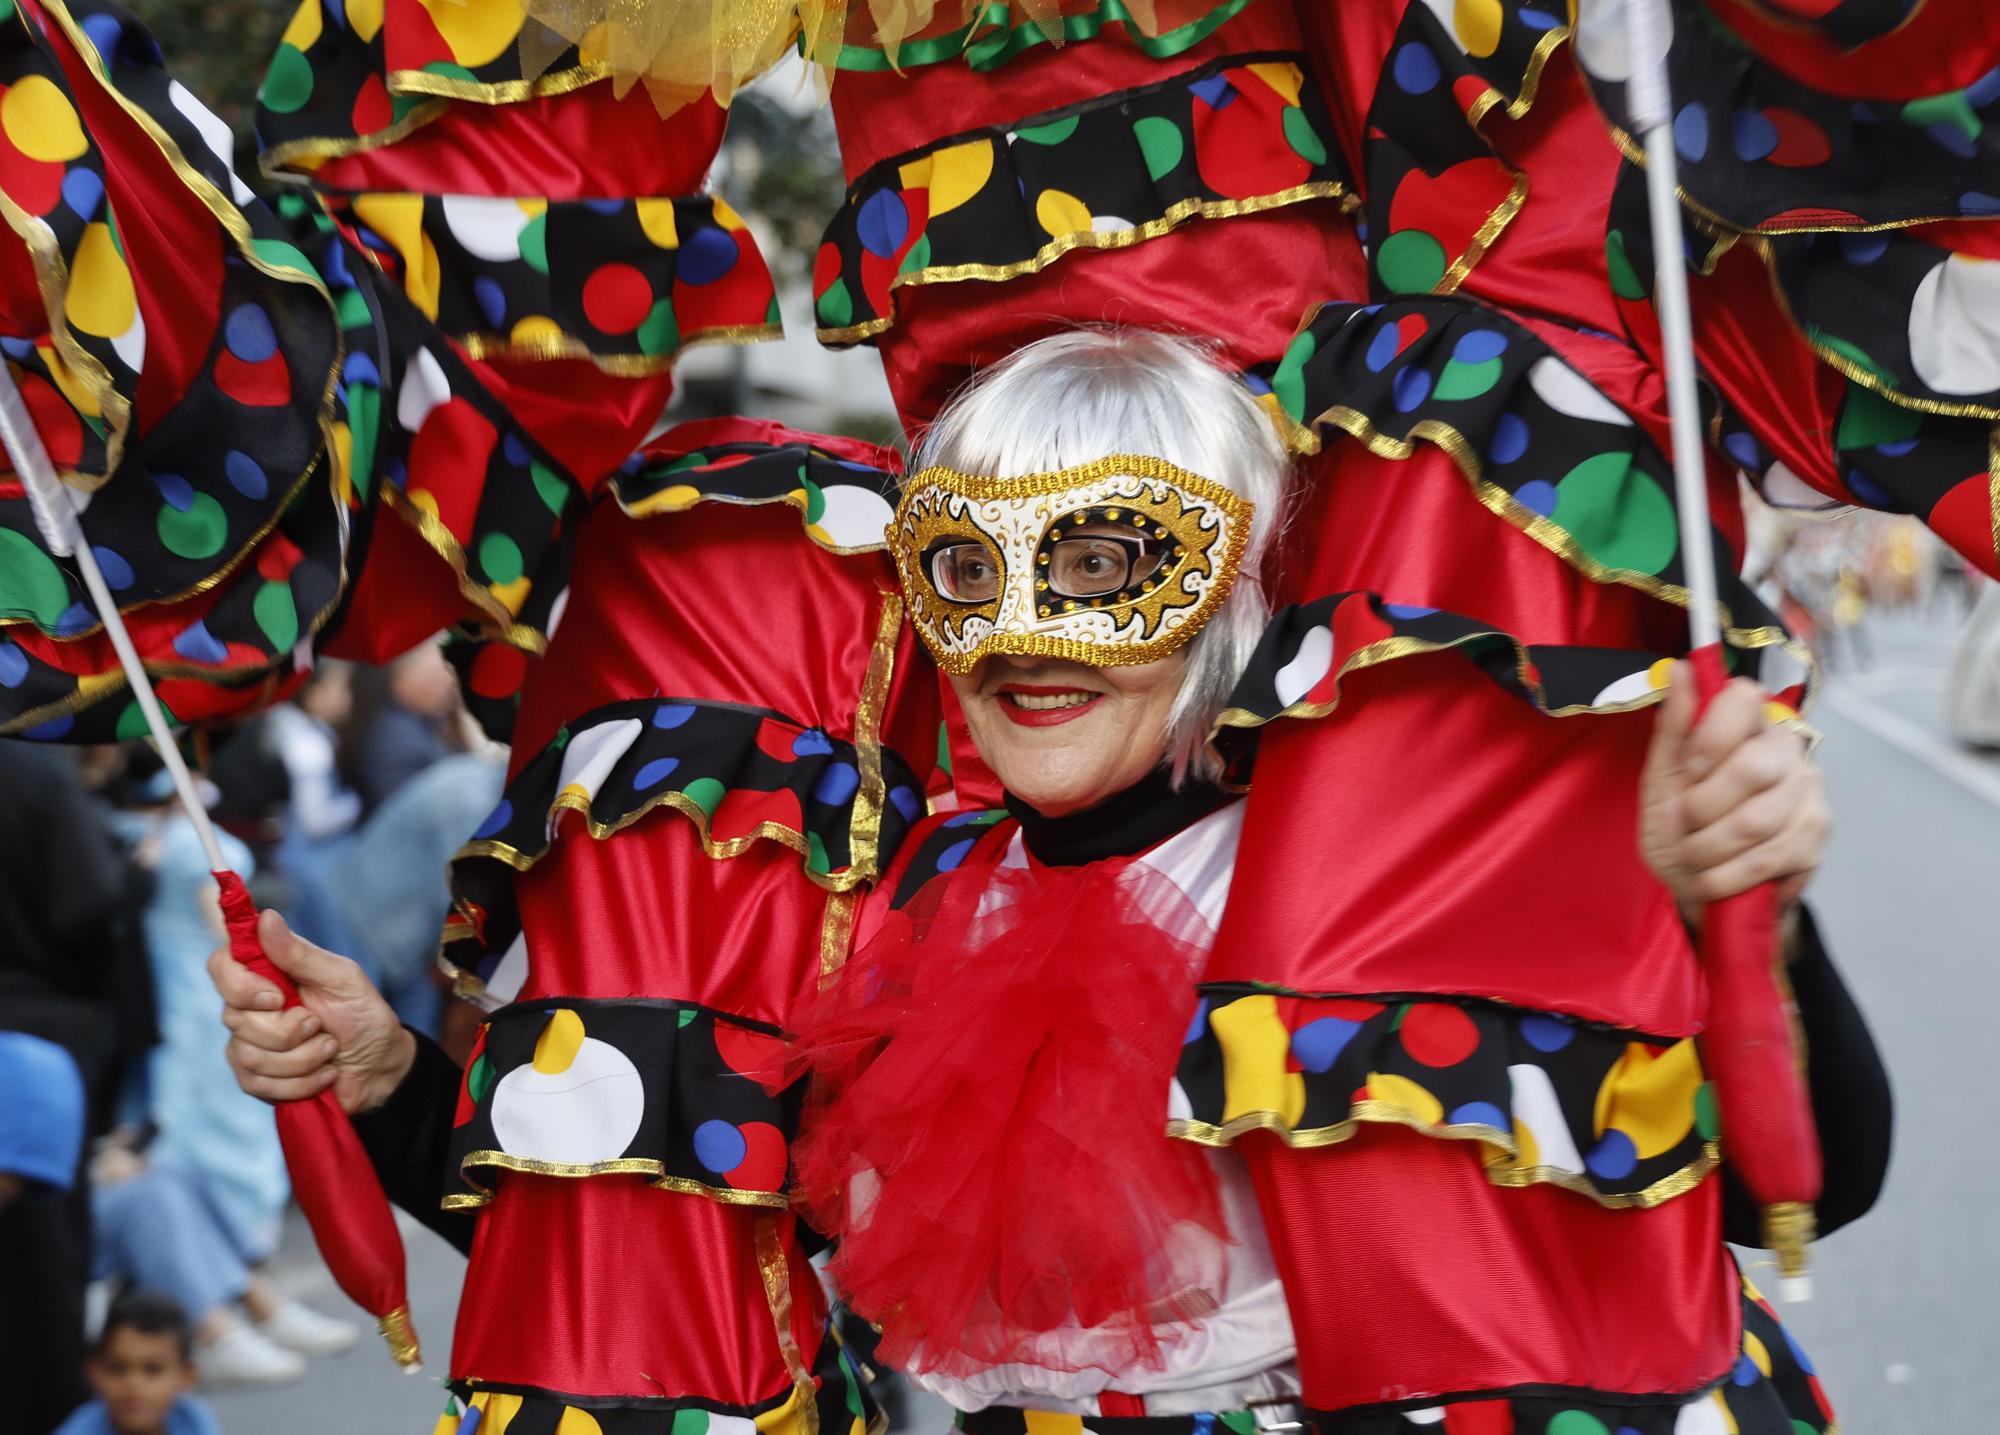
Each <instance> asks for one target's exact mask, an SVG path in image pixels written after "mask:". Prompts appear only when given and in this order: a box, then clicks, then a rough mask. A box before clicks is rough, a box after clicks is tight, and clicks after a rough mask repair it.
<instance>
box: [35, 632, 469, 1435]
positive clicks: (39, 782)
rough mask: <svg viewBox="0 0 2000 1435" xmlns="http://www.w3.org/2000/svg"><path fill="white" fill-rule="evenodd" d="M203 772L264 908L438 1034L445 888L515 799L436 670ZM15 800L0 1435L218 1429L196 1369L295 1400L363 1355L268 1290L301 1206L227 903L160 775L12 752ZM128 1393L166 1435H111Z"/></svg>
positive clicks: (227, 845) (155, 769)
mask: <svg viewBox="0 0 2000 1435" xmlns="http://www.w3.org/2000/svg"><path fill="white" fill-rule="evenodd" d="M192 756H193V757H194V758H195V759H196V766H197V769H198V771H199V772H200V773H201V774H202V776H201V779H200V785H201V786H202V788H203V793H202V795H203V798H204V800H205V801H206V803H207V805H208V807H209V811H210V814H211V816H212V818H213V819H214V821H215V822H216V825H217V827H218V828H219V829H220V835H221V840H222V843H223V847H224V852H225V855H226V857H227V859H228V861H229V863H230V865H231V866H232V867H234V868H235V869H236V870H237V871H239V872H241V873H243V874H245V876H246V877H248V878H249V880H250V883H251V887H252V890H253V892H254V893H255V895H256V896H257V898H258V900H259V903H260V905H263V906H267V907H275V908H279V909H282V910H283V911H284V912H285V913H286V914H287V916H288V917H289V919H290V920H291V922H292V925H293V926H294V928H295V929H296V930H298V931H299V932H301V933H302V934H303V935H305V936H307V937H308V938H309V939H311V940H313V941H315V942H318V943H319V944H321V945H322V946H325V947H328V948H330V949H332V950H334V951H338V952H342V953H344V954H347V955H349V956H352V957H354V958H355V959H356V960H358V961H359V962H361V964H362V965H363V966H364V968H366V969H367V970H368V972H369V974H370V975H371V976H372V977H373V978H374V979H375V981H376V982H377V983H378V984H379V985H380V987H381V988H382V990H383V991H384V992H385V993H386V994H387V995H388V996H389V998H390V1000H391V1002H392V1003H393V1004H394V1005H395V1007H396V1009H397V1011H398V1012H399V1013H400V1014H401V1015H402V1017H403V1019H404V1021H405V1022H407V1023H408V1024H409V1025H410V1026H412V1027H415V1028H417V1029H419V1030H422V1031H426V1032H429V1033H433V1034H435V1032H436V1028H437V1025H438V1022H439V1019H440V1013H441V1011H442V1008H443V1004H444V1003H443V998H444V996H445V994H446V993H445V991H444V990H443V988H442V987H441V986H440V979H439V978H438V976H437V975H436V972H435V966H434V962H433V958H434V956H435V953H436V950H437V940H438V932H439V929H440V927H441V925H442V923H443V920H444V917H445V914H446V906H447V902H448V898H447V895H446V884H445V881H444V869H445V866H446V864H447V863H448V861H449V860H450V857H451V855H452V853H453V852H454V851H455V850H456V849H457V847H458V845H459V844H460V843H461V842H462V841H463V840H464V837H465V835H466V834H467V833H469V832H471V831H473V830H474V829H475V828H476V827H477V826H478V825H479V822H480V820H481V818H483V817H484V816H485V814H486V813H487V812H488V811H489V810H490V809H491V808H492V807H493V805H494V803H495V802H496V801H497V800H498V798H499V794H500V787H501V781H502V754H501V753H500V751H499V750H498V749H494V748H492V747H491V746H490V744H487V743H485V742H484V740H483V739H482V738H480V737H479V736H478V735H477V734H476V732H475V731H474V729H473V727H472V725H471V724H470V723H469V721H468V720H467V719H466V717H465V715H464V713H463V711H462V709H461V707H460V705H459V701H458V695H457V688H456V684H455V682H454V680H453V677H452V674H451V671H450V668H449V666H448V665H447V663H446V662H445V660H444V658H443V656H442V654H441V653H440V651H439V649H438V648H437V647H435V646H429V645H427V646H425V647H423V648H420V649H418V650H417V651H415V652H413V653H411V654H409V655H407V656H406V657H404V658H402V659H401V660H399V661H398V662H396V663H394V664H392V665H389V666H388V667H384V668H367V667H355V666H350V665H347V664H342V663H333V662H329V663H325V664H323V665H322V666H321V667H320V668H319V669H318V671H316V672H315V673H314V675H313V677H312V679H311V681H310V682H309V683H308V684H307V685H306V686H305V687H304V688H303V689H302V690H301V691H300V692H299V693H298V694H297V696H296V697H295V699H294V700H293V701H292V702H291V703H288V704H286V705H283V706H280V707H278V708H275V709H273V710H271V711H270V712H268V713H265V714H264V715H262V716H260V717H259V718H257V719H256V720H255V721H253V722H251V723H249V724H246V725H244V726H243V727H241V728H238V729H236V730H234V731H232V732H230V733H228V734H226V735H218V736H217V737H215V738H214V739H212V746H208V747H205V748H204V749H202V750H199V751H196V752H194V753H193V754H192ZM0 791H4V792H5V793H6V795H7V800H6V801H5V802H4V803H0V1091H5V1092H6V1093H7V1100H6V1101H4V1102H0V1271H4V1272H6V1279H5V1280H4V1281H0V1389H5V1390H7V1391H8V1392H9V1399H10V1405H11V1406H12V1413H10V1415H9V1417H8V1419H9V1424H8V1428H9V1429H10V1430H12V1429H19V1430H21V1431H23V1432H24V1435H45V1432H47V1431H50V1430H54V1429H56V1428H57V1427H58V1426H59V1425H60V1426H61V1427H62V1428H63V1430H64V1431H65V1432H75V1435H82V1433H83V1432H88V1431H93V1430H96V1429H99V1428H103V1429H107V1430H117V1431H121V1432H122V1431H125V1430H128V1429H142V1430H148V1431H150V1430H152V1429H155V1428H158V1429H162V1430H175V1431H178V1430H181V1429H188V1430H200V1429H203V1428H206V1427H204V1426H203V1425H201V1424H200V1423H199V1421H200V1420H201V1419H204V1418H205V1417H203V1416H201V1415H200V1412H199V1407H198V1406H195V1405H194V1404H193V1403H192V1401H191V1399H190V1398H189V1397H188V1396H187V1395H186V1389H187V1387H188V1386H189V1385H191V1384H192V1381H193V1372H194V1371H195V1370H197V1369H198V1370H199V1371H200V1373H201V1378H202V1379H204V1380H207V1381H212V1382H218V1383H223V1382H227V1383H243V1382H254V1383H269V1384H276V1383H283V1382H286V1381H291V1380H296V1379H298V1378H299V1377H300V1376H302V1375H303V1374H304V1373H305V1370H306V1366H307V1362H308V1361H309V1360H310V1359H311V1358H312V1357H314V1356H316V1355H324V1354H330V1353H332V1352H335V1351H338V1350H340V1349H343V1348H344V1347H345V1346H347V1345H348V1344H350V1343H352V1342H353V1341H354V1340H355V1339H356V1337H357V1335H358V1331H357V1330H356V1329H355V1327H354V1326H353V1325H352V1324H351V1323H349V1322H346V1321H342V1320H336V1319H333V1318H331V1317H329V1316H326V1315H323V1314H321V1313H319V1312H316V1311H313V1310H311V1309H309V1308H307V1307H306V1306H304V1305H301V1304H299V1303H298V1302H296V1301H293V1300H290V1299H287V1298H286V1297H285V1296H284V1295H283V1294H282V1293H281V1292H280V1291H279V1290H278V1289H277V1288H276V1287H275V1286H274V1285H273V1284H272V1283H271V1282H270V1281H268V1280H267V1279H265V1277H264V1275H263V1268H264V1266H265V1265H266V1263H267V1262H268V1261H269V1259H270V1257H271V1256H272V1254H273V1252H274V1250H275V1249H276V1246H277V1242H278V1237H279V1233H280V1228H281V1223H282V1218H283V1215H284V1211H285V1207H286V1203H287V1202H288V1200H289V1199H290V1195H291V1192H290V1189H289V1186H288V1183H287V1179H286V1174H285V1164H284V1158H283V1155H282V1152H281V1151H280V1149H279V1144H278V1135H277V1128H276V1124H275V1121H274V1118H273V1115H272V1112H271V1110H270V1108H269V1107H267V1106H265V1105H263V1104H262V1103H260V1102H258V1101H256V1100H254V1099H252V1098H250V1097H248V1096H245V1095H244V1094H243V1093H242V1092H241V1091H240V1090H238V1089H237V1086H236V1082H235V1079H234V1077H233V1076H232V1074H231V1072H230V1070H229V1067H228V1064H227V1062H226V1060H225V1058H224V1045H225V1042H226V1040H227V1036H226V1033H225V1032H224V1030H223V1028H222V1026H221V1024H220V1016H221V1000H220V998H219V997H218V996H217V995H216V992H215V989H214V987H213V986H212V985H211V983H210V981H209V978H208V974H207V969H206V968H207V961H208V957H209V954H210V953H211V952H212V951H213V950H214V949H215V948H216V947H217V946H218V945H220V944H221V941H222V925H221V915H220V911H219V909H218V907H217V903H216V895H215V884H214V882H213V881H212V880H211V878H210V876H209V864H208V861H207V859H206V857H205V855H204V853H203V850H202V846H201V844H200V842H199V840H198V838H197V836H196V833H195V829H194V827H193V824H192V823H190V822H189V821H188V819H187V818H186V817H185V816H184V815H182V813H181V810H180V808H179V807H178V806H177V804H176V801H175V797H174V793H173V789H172V786H171V783H170V781H169V780H168V776H167V773H166V772H165V770H164V768H163V766H162V764H161V762H160V759H159V757H158V756H157V754H155V753H154V752H153V751H152V750H151V749H150V748H148V747H146V746H145V745H143V744H130V745H127V746H124V747H106V748H92V749H85V750H82V751H76V750H68V749H59V748H53V747H40V746H36V745H34V744H29V743H21V742H0ZM107 1306H108V1308H109V1310H110V1312H111V1314H110V1315H108V1316H107V1315H106V1314H105V1313H104V1311H105V1309H106V1308H107ZM93 1313H94V1318H93ZM169 1313H177V1314H175V1315H171V1316H170V1314H169ZM176 1321H178V1324H176ZM177 1350H178V1351H179V1352H180V1354H179V1355H178V1357H176V1355H175V1352H176V1351H177ZM134 1352H137V1354H134ZM128 1367H129V1369H128ZM141 1367H144V1368H145V1370H150V1371H151V1372H152V1375H151V1378H150V1382H149V1381H148V1379H146V1378H142V1375H143V1371H142V1372H141V1375H133V1374H132V1372H133V1371H139V1370H140V1369H141ZM177 1370H178V1371H180V1372H181V1374H184V1375H185V1376H186V1377H187V1378H186V1379H184V1380H183V1379H181V1378H180V1375H177V1374H176V1371H177ZM120 1372H124V1373H125V1376H130V1379H126V1380H125V1385H120V1384H119V1381H120V1379H122V1378H124V1377H122V1376H120V1374H119V1373H120ZM134 1381H136V1382H137V1384H136V1385H134V1384H133V1382H134ZM126 1385H130V1386H132V1389H133V1390H142V1393H141V1394H140V1395H134V1394H133V1393H132V1390H126V1394H125V1396H124V1397H123V1398H126V1399H127V1401H128V1403H129V1402H130V1401H131V1400H135V1399H136V1400H139V1402H140V1404H141V1405H144V1404H145V1402H146V1400H148V1399H150V1400H152V1401H153V1403H154V1404H158V1405H159V1406H160V1410H159V1412H157V1413H158V1419H151V1418H148V1419H144V1420H141V1421H140V1423H138V1424H131V1423H128V1422H126V1421H125V1420H123V1419H121V1418H118V1417H117V1408H118V1406H117V1402H118V1399H119V1398H121V1397H119V1396H118V1393H117V1392H118V1390H121V1389H125V1386H126ZM92 1386H95V1387H96V1390H97V1395H98V1398H97V1399H96V1400H95V1401H90V1400H89V1397H90V1394H91V1387H92ZM143 1391H151V1392H152V1393H151V1395H150V1396H147V1395H144V1394H143ZM21 1402H25V1423H24V1424H21V1425H18V1426H17V1425H15V1424H13V1423H11V1422H12V1421H14V1420H16V1419H20V1418H23V1413H24V1412H23V1405H22V1403H21ZM87 1402H88V1403H87ZM182 1407H185V1408H186V1409H187V1410H190V1411H193V1412H194V1413H193V1414H189V1415H181V1416H175V1415H173V1414H172V1412H173V1411H174V1410H175V1409H179V1408H182ZM135 1418H136V1417H135ZM65 1421H67V1422H68V1423H64V1422H65ZM176 1421H178V1422H179V1423H175V1422H176ZM189 1421H194V1422H196V1423H192V1424H190V1423H188V1422H189ZM92 1422H97V1423H92ZM107 1422H108V1423H107Z"/></svg>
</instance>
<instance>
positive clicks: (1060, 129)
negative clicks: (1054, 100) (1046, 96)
mask: <svg viewBox="0 0 2000 1435" xmlns="http://www.w3.org/2000/svg"><path fill="white" fill-rule="evenodd" d="M1082 123H1083V116H1081V115H1071V116H1070V117H1069V118H1068V119H1066V120H1052V121H1050V122H1049V123H1048V124H1045V125H1029V126H1027V127H1026V128H1024V129H1018V130H1015V131H1014V138H1015V139H1017V140H1026V141H1027V142H1028V143H1029V144H1061V143H1062V142H1063V141H1064V140H1066V139H1068V138H1069V137H1070V136H1071V135H1073V134H1075V133H1076V127H1077V126H1078V125H1080V124H1082Z"/></svg>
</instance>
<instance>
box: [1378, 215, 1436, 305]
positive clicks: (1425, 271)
mask: <svg viewBox="0 0 2000 1435" xmlns="http://www.w3.org/2000/svg"><path fill="white" fill-rule="evenodd" d="M1446 267H1447V266H1446V263H1445V257H1444V246H1443V245H1442V244H1440V243H1438V242H1437V240H1436V239H1434V238H1432V237H1431V236H1430V235H1428V234H1426V233H1424V231H1423V230H1421V229H1404V230H1400V231H1398V232H1397V233H1395V234H1392V235H1390V236H1389V237H1388V238H1387V239H1385V240H1383V241H1382V247H1381V248H1380V249H1378V250H1376V251H1375V272H1376V273H1377V274H1378V275H1380V276H1381V279H1382V283H1383V284H1384V285H1385V286H1387V288H1388V289H1389V290H1390V291H1391V292H1392V293H1396V294H1428V293H1430V292H1431V290H1433V289H1435V288H1437V286H1438V284H1439V282H1440V281H1441V280H1443V278H1444V271H1445V269H1446Z"/></svg>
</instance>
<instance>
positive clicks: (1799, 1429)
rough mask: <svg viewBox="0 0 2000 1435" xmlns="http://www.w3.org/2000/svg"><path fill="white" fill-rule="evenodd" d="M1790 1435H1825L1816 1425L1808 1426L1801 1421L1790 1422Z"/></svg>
mask: <svg viewBox="0 0 2000 1435" xmlns="http://www.w3.org/2000/svg"><path fill="white" fill-rule="evenodd" d="M1792 1435H1825V1432H1824V1431H1822V1430H1821V1429H1820V1428H1819V1426H1817V1425H1809V1424H1807V1423H1806V1422H1805V1421H1803V1420H1794V1421H1793V1422H1792Z"/></svg>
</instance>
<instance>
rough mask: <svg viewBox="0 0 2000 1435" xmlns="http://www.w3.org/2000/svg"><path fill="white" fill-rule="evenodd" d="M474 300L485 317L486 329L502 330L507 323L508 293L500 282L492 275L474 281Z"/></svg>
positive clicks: (483, 275)
mask: <svg viewBox="0 0 2000 1435" xmlns="http://www.w3.org/2000/svg"><path fill="white" fill-rule="evenodd" d="M472 298H473V301H474V302H475V303H477V304H478V305H479V312H480V314H481V315H483V316H484V317H485V320H486V327H487V328H489V329H498V328H501V327H502V326H503V325H505V324H506V322H507V291H506V290H505V289H502V288H501V287H500V281H499V280H498V279H495V278H494V277H493V276H492V275H491V274H482V275H480V276H479V277H478V278H477V279H474V280H473V281H472Z"/></svg>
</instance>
